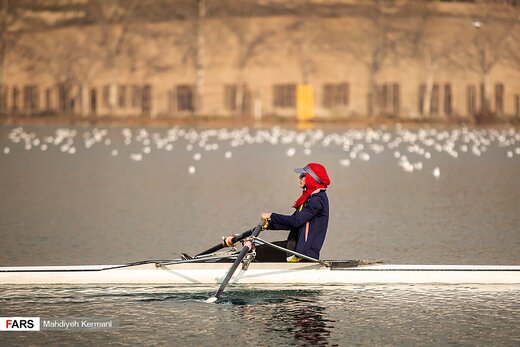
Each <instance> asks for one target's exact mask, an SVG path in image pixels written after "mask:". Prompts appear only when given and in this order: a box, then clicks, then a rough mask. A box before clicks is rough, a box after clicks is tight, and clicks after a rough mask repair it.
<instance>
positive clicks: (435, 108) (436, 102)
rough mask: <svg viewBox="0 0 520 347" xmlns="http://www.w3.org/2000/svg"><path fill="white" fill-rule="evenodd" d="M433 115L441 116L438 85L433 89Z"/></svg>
mask: <svg viewBox="0 0 520 347" xmlns="http://www.w3.org/2000/svg"><path fill="white" fill-rule="evenodd" d="M431 114H432V115H438V114H439V85H438V84H437V83H436V84H434V85H433V88H432V101H431Z"/></svg>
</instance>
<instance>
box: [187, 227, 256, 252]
mask: <svg viewBox="0 0 520 347" xmlns="http://www.w3.org/2000/svg"><path fill="white" fill-rule="evenodd" d="M253 230H255V228H253V229H250V230H247V231H244V232H243V233H242V234H238V235H235V236H233V238H232V239H231V243H233V244H234V243H237V242H238V241H242V240H243V239H245V238H246V237H249V236H251V234H253ZM226 247H228V245H226V241H225V240H222V242H221V243H219V244H217V245H215V246H213V247H211V248H209V249H207V250H205V251H204V252H201V253H199V254H197V255H196V256H195V258H196V257H200V256H201V255H206V254H211V253H215V252H216V251H219V250H221V249H222V248H226Z"/></svg>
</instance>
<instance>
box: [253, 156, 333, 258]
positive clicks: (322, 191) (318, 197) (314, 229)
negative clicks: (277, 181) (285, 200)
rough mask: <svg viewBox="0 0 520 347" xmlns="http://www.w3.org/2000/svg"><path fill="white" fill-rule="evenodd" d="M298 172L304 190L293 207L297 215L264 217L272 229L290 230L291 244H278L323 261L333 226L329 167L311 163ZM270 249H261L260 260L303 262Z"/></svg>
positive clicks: (268, 214)
mask: <svg viewBox="0 0 520 347" xmlns="http://www.w3.org/2000/svg"><path fill="white" fill-rule="evenodd" d="M294 171H295V172H296V173H299V174H300V176H299V183H300V188H302V190H303V191H302V194H301V196H300V197H299V198H298V199H297V200H296V202H295V203H294V204H293V208H294V209H295V211H294V213H293V214H292V215H283V214H279V213H271V212H264V213H262V218H263V219H266V220H268V221H269V227H268V229H271V230H289V231H290V232H289V236H288V238H287V241H279V242H275V243H276V244H278V245H281V246H282V247H285V248H287V249H290V250H293V251H296V252H298V253H301V254H303V255H306V256H309V257H312V258H315V259H319V257H320V250H321V247H322V246H323V242H324V241H325V235H326V234H327V227H328V224H329V199H328V198H327V193H326V190H327V187H328V185H329V184H330V179H329V176H328V174H327V170H326V169H325V167H324V166H323V165H321V164H318V163H309V164H308V165H306V166H305V167H304V168H298V169H294ZM268 247H269V246H268V245H262V246H259V247H257V250H256V252H257V255H256V260H257V261H283V260H287V262H299V261H301V260H302V259H303V258H301V257H298V256H296V255H294V254H292V255H289V253H287V254H285V253H283V254H282V257H283V258H281V256H280V253H281V252H278V254H277V252H276V250H274V249H273V248H271V247H269V248H268ZM288 255H289V256H288ZM280 258H281V259H280ZM284 258H286V259H284Z"/></svg>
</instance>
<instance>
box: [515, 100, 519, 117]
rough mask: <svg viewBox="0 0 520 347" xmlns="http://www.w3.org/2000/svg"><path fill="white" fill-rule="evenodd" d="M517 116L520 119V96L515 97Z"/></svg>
mask: <svg viewBox="0 0 520 347" xmlns="http://www.w3.org/2000/svg"><path fill="white" fill-rule="evenodd" d="M515 116H516V117H517V118H520V95H518V94H516V95H515Z"/></svg>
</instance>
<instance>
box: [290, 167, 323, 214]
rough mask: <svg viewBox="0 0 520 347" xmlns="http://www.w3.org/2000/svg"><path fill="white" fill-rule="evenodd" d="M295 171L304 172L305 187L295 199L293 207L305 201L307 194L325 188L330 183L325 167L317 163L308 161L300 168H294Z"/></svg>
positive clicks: (297, 206)
mask: <svg viewBox="0 0 520 347" xmlns="http://www.w3.org/2000/svg"><path fill="white" fill-rule="evenodd" d="M294 171H296V172H297V173H304V174H305V187H304V188H303V192H302V195H301V196H300V197H299V198H298V200H296V202H295V203H294V205H293V207H294V208H299V207H300V206H301V205H303V204H304V203H305V201H307V199H308V198H309V196H311V195H312V194H313V193H315V192H317V191H319V190H325V189H327V186H328V185H329V184H330V178H329V175H328V174H327V170H325V167H324V166H323V165H321V164H318V163H309V164H307V166H305V167H304V168H302V169H295V170H294Z"/></svg>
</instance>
